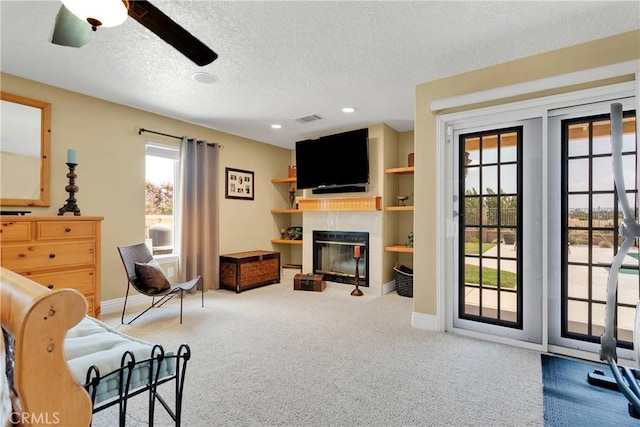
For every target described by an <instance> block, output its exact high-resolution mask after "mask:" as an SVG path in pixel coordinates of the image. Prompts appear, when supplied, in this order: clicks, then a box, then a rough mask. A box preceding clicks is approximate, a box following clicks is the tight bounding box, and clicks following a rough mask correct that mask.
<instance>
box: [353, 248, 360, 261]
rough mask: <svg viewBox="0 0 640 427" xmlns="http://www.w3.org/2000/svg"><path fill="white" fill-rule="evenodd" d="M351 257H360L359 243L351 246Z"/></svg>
mask: <svg viewBox="0 0 640 427" xmlns="http://www.w3.org/2000/svg"><path fill="white" fill-rule="evenodd" d="M353 257H354V258H360V246H359V245H355V246H354V247H353Z"/></svg>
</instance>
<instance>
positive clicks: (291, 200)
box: [289, 187, 296, 209]
mask: <svg viewBox="0 0 640 427" xmlns="http://www.w3.org/2000/svg"><path fill="white" fill-rule="evenodd" d="M295 207H296V189H295V188H293V187H291V188H289V209H295Z"/></svg>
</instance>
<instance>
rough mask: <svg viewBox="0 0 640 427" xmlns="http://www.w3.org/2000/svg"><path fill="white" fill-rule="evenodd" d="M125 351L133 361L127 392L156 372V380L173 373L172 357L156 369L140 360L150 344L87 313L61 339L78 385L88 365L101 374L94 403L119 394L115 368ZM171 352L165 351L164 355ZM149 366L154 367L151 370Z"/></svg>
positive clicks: (146, 356) (150, 351) (148, 352)
mask: <svg viewBox="0 0 640 427" xmlns="http://www.w3.org/2000/svg"><path fill="white" fill-rule="evenodd" d="M125 351H130V352H131V353H132V354H133V356H134V358H135V361H136V365H135V367H134V368H133V371H132V375H131V383H130V385H129V390H130V391H133V390H136V389H138V388H139V387H144V386H146V385H147V384H149V381H150V378H151V377H152V376H153V375H156V372H157V375H158V379H162V378H165V377H167V376H169V375H173V374H174V373H175V369H176V361H175V359H174V358H169V357H167V358H164V359H163V360H162V362H161V365H160V369H159V371H156V370H157V369H158V365H157V364H154V365H150V363H149V362H148V361H147V362H146V363H145V362H143V361H145V360H147V359H149V358H150V357H151V356H152V354H153V344H152V343H150V342H147V341H143V340H140V339H137V338H134V337H131V336H129V335H125V334H123V333H122V332H119V331H117V330H115V329H112V328H110V327H109V326H107V325H106V324H104V323H102V322H101V321H99V320H97V319H94V318H92V317H88V316H86V317H85V318H84V319H83V320H82V321H81V322H80V323H78V324H77V325H76V326H74V327H73V328H71V329H69V331H68V332H67V336H66V338H65V340H64V352H65V359H66V361H67V364H68V365H69V368H71V372H73V374H74V376H75V377H76V379H77V380H78V382H79V383H80V384H85V382H86V381H87V378H86V376H87V371H88V370H89V367H91V366H95V367H97V368H98V370H99V373H100V375H101V376H102V377H103V380H102V381H100V383H99V384H98V387H97V389H96V400H95V403H96V404H97V403H100V402H103V401H105V400H107V399H110V398H112V397H114V396H118V395H119V393H120V391H119V390H120V376H119V374H118V373H117V372H114V371H116V370H117V369H119V368H120V367H121V365H122V358H123V354H124V352H125ZM172 354H173V353H172V352H167V353H165V355H166V356H170V355H172ZM154 363H157V361H156V362H154ZM151 366H153V370H151V369H150V367H151ZM112 372H113V373H112Z"/></svg>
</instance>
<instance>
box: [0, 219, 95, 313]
mask: <svg viewBox="0 0 640 427" xmlns="http://www.w3.org/2000/svg"><path fill="white" fill-rule="evenodd" d="M101 222H102V217H83V216H74V217H65V216H52V217H48V216H10V215H8V216H2V217H1V219H0V265H2V266H3V267H5V268H7V269H9V270H12V271H14V272H16V273H18V274H20V275H22V276H26V277H28V278H29V279H31V280H33V281H35V282H38V283H40V284H41V285H43V286H46V287H47V288H49V289H60V288H73V289H76V290H78V291H80V292H81V293H82V294H83V295H84V297H85V298H86V300H87V304H88V311H87V314H88V315H89V316H92V317H95V318H99V317H100V243H101V237H100V225H101Z"/></svg>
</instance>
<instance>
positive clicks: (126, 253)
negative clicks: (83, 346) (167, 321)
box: [118, 243, 204, 325]
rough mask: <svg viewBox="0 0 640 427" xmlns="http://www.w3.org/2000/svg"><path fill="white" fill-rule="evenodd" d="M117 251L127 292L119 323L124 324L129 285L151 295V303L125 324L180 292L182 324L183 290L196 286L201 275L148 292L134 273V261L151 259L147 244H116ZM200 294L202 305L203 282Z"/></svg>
mask: <svg viewBox="0 0 640 427" xmlns="http://www.w3.org/2000/svg"><path fill="white" fill-rule="evenodd" d="M118 252H119V253H120V258H122V263H123V264H124V269H125V271H126V273H127V294H126V295H125V297H124V307H122V317H121V318H120V323H121V324H124V323H125V321H124V313H125V310H126V309H127V299H128V298H129V289H130V288H131V286H133V288H134V289H135V290H136V291H138V292H139V293H141V294H142V295H146V296H149V297H151V298H152V299H151V305H150V306H149V307H147V308H146V309H145V310H144V311H143V312H142V313H140V314H138V315H137V316H136V317H134V318H133V319H131V320H130V321H129V322H127V325H130V324H131V323H132V322H133V321H134V320H136V319H137V318H138V317H140V316H142V315H143V314H144V313H146V312H147V311H149V310H151V309H152V308H154V307H160V306H162V305H163V304H164V303H166V302H167V301H169V300H170V299H171V298H173V297H174V296H176V295H177V294H180V324H182V298H183V295H184V293H185V292H189V291H191V290H192V289H194V288H195V287H196V285H197V284H198V283H201V282H202V277H201V276H196V277H194V278H193V279H191V280H189V281H188V282H183V283H176V284H172V285H170V287H169V288H168V289H167V290H165V291H162V292H159V293H149V292H147V291H146V290H145V289H144V288H143V287H142V286H140V280H139V279H138V276H137V274H136V263H148V262H149V261H151V260H152V259H153V255H151V252H149V249H148V248H147V245H145V244H144V243H139V244H136V245H131V246H118ZM201 294H202V306H203V307H204V283H202V284H201Z"/></svg>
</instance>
